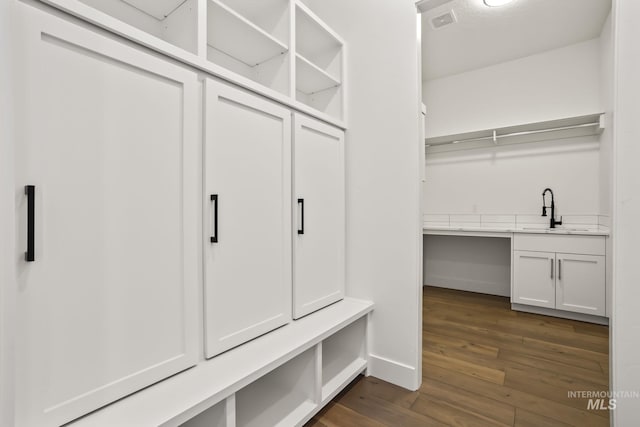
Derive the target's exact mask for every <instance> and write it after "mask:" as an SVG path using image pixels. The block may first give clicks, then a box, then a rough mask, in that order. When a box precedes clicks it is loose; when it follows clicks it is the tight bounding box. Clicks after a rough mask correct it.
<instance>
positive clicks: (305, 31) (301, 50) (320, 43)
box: [295, 2, 344, 117]
mask: <svg viewBox="0 0 640 427" xmlns="http://www.w3.org/2000/svg"><path fill="white" fill-rule="evenodd" d="M295 46H296V55H295V56H296V62H295V70H296V71H295V74H296V75H295V91H296V99H297V100H298V101H300V102H302V103H304V104H306V105H309V106H311V107H313V108H315V109H317V110H320V111H324V112H327V113H329V114H330V115H332V116H336V117H342V115H343V110H342V109H343V102H342V101H343V99H342V98H343V96H344V90H343V88H342V85H343V81H342V77H343V74H344V73H343V65H344V42H343V41H342V39H341V38H340V36H338V35H337V34H336V33H335V32H334V31H333V30H332V29H331V28H330V27H329V26H328V25H327V24H325V23H324V22H323V21H322V20H321V19H320V18H319V17H318V16H317V15H316V14H315V13H313V11H311V9H309V8H308V7H307V6H306V5H305V4H303V3H299V2H298V3H296V6H295Z"/></svg>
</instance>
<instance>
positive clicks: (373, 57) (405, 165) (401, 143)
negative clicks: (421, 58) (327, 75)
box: [308, 0, 422, 389]
mask: <svg viewBox="0 0 640 427" xmlns="http://www.w3.org/2000/svg"><path fill="white" fill-rule="evenodd" d="M308 3H309V4H311V6H312V8H313V9H314V10H316V11H317V13H318V14H319V16H320V17H322V18H323V19H325V20H326V21H327V22H328V24H329V25H330V26H332V27H333V28H334V29H335V30H336V32H337V33H338V34H340V35H341V36H342V37H343V38H344V39H345V40H346V43H347V47H348V52H347V55H348V59H347V74H348V77H347V79H348V80H347V84H348V86H347V100H348V105H347V114H348V127H349V129H348V131H347V140H346V147H347V156H346V157H347V176H346V178H347V294H348V295H351V296H355V297H360V298H366V299H371V300H373V301H375V303H376V307H375V310H374V312H373V315H372V317H371V324H370V331H371V334H370V355H371V358H370V367H369V370H368V373H369V374H371V375H374V376H376V377H379V378H382V379H384V380H387V381H390V382H392V383H395V384H399V385H402V386H404V387H406V388H410V389H416V388H417V387H418V386H419V384H420V381H421V375H420V368H421V363H422V359H421V348H420V342H421V341H420V338H421V335H420V334H421V323H420V314H421V303H422V298H421V296H422V292H421V288H420V279H419V271H420V269H421V266H420V262H421V259H420V245H421V244H422V234H421V218H420V213H419V210H420V209H419V208H420V206H419V159H420V157H419V155H418V150H419V143H418V120H419V114H420V110H419V107H418V105H419V102H418V98H419V85H418V82H419V77H418V66H417V61H418V53H417V35H416V9H415V6H414V5H413V1H412V0H349V1H344V0H317V1H313V0H311V1H308Z"/></svg>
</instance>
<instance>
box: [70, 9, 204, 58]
mask: <svg viewBox="0 0 640 427" xmlns="http://www.w3.org/2000/svg"><path fill="white" fill-rule="evenodd" d="M79 1H80V3H83V4H85V5H87V6H90V7H92V8H94V9H97V10H99V11H100V12H103V13H105V14H107V15H109V16H111V17H113V18H116V19H118V20H120V21H122V22H124V23H126V24H128V25H131V26H132V27H135V28H137V29H139V30H142V31H144V32H146V33H148V34H151V35H152V36H155V37H158V38H159V39H162V40H164V41H166V42H168V43H171V44H173V45H175V46H177V47H179V48H181V49H184V50H186V51H189V52H191V53H196V50H197V45H198V30H197V21H198V17H197V15H198V4H197V3H198V1H197V0H156V1H150V0H79Z"/></svg>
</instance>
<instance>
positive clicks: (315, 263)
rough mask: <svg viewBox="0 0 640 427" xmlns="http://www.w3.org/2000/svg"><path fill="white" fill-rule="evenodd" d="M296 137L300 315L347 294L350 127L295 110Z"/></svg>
mask: <svg viewBox="0 0 640 427" xmlns="http://www.w3.org/2000/svg"><path fill="white" fill-rule="evenodd" d="M294 141H295V143H294V152H295V162H294V164H295V166H294V169H295V174H294V175H295V180H294V188H295V190H294V193H295V195H296V196H295V197H296V200H295V202H296V205H297V210H296V217H295V218H296V219H295V229H294V248H295V249H294V267H295V268H294V279H293V283H294V287H293V315H294V318H296V319H297V318H300V317H302V316H305V315H307V314H309V313H311V312H313V311H315V310H318V309H320V308H322V307H325V306H327V305H329V304H331V303H334V302H336V301H338V300H340V299H342V298H343V297H344V282H345V259H344V252H345V190H344V188H345V187H344V132H343V131H342V130H340V129H337V128H334V127H332V126H328V125H326V124H324V123H321V122H319V121H317V120H314V119H311V118H308V117H305V116H302V115H300V114H295V115H294Z"/></svg>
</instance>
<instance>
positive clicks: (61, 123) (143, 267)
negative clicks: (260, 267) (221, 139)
mask: <svg viewBox="0 0 640 427" xmlns="http://www.w3.org/2000/svg"><path fill="white" fill-rule="evenodd" d="M20 10H21V12H20V13H21V14H24V16H21V17H20V18H21V24H20V25H18V26H16V27H15V28H16V29H18V30H17V31H16V33H15V46H16V47H17V49H16V51H19V52H17V53H16V57H15V61H14V62H13V63H12V64H8V66H11V67H13V71H14V73H13V76H14V78H15V90H16V93H17V94H19V96H16V99H17V102H16V107H15V111H14V113H15V117H14V120H15V122H14V123H15V126H16V131H17V132H16V133H17V136H18V139H17V141H16V144H15V146H16V163H15V164H16V168H15V170H16V176H15V181H16V183H17V188H16V201H17V203H16V218H17V224H16V227H17V236H18V237H17V246H18V249H19V251H20V253H19V254H16V259H17V260H19V261H18V262H19V266H18V284H19V286H18V290H17V293H18V299H17V307H16V313H17V331H16V334H15V336H16V364H17V372H16V381H15V384H16V425H17V426H19V427H25V426H36V427H46V426H58V425H61V424H64V423H66V422H68V421H71V420H73V419H74V418H77V417H79V416H81V415H83V414H86V413H88V412H91V411H93V410H95V409H97V408H99V407H101V406H103V405H105V404H107V403H109V402H112V401H114V400H117V399H119V398H122V397H124V396H126V395H128V394H131V393H133V392H135V391H137V390H139V389H142V388H144V387H146V386H148V385H150V384H152V383H155V382H157V381H159V380H161V379H163V378H166V377H168V376H171V375H173V374H175V373H177V372H179V371H181V370H184V369H186V368H188V367H190V366H192V365H194V364H195V363H196V360H197V347H198V346H197V341H198V337H197V331H198V327H197V322H198V319H197V313H198V302H197V289H198V261H197V255H198V246H199V240H198V228H199V227H198V222H199V218H200V213H199V211H198V209H197V204H198V200H199V196H198V188H199V179H198V176H197V175H196V172H195V171H196V170H197V169H198V167H197V166H198V161H199V160H198V152H197V151H198V147H199V140H198V133H199V132H198V108H199V105H198V102H199V101H198V100H199V94H198V91H199V90H200V84H199V82H198V80H197V76H196V74H195V73H193V72H190V71H187V70H185V69H184V68H182V67H179V66H176V65H173V64H172V63H170V62H166V61H163V60H161V59H159V58H157V57H155V56H152V55H149V54H146V53H143V52H141V51H140V50H138V49H134V48H131V47H129V46H127V45H125V44H123V43H121V42H119V41H115V40H114V39H111V38H107V37H104V36H102V35H100V34H98V33H96V32H94V31H90V30H87V29H85V28H83V27H81V26H77V25H75V24H72V23H70V22H68V21H64V20H61V19H59V18H57V17H54V16H53V15H49V14H47V13H45V12H43V11H42V10H39V9H38V8H32V7H22V8H20ZM22 252H26V255H25V254H23V253H22Z"/></svg>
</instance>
